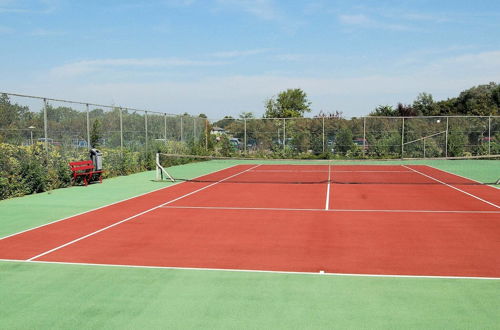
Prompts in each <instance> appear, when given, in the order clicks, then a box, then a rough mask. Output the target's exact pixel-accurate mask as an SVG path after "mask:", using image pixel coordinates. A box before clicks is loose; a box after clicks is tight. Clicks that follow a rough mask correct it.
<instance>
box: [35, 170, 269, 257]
mask: <svg viewBox="0 0 500 330" xmlns="http://www.w3.org/2000/svg"><path fill="white" fill-rule="evenodd" d="M258 166H260V165H256V166H253V167H251V168H249V169H246V170H244V171H241V172H238V173H236V174H233V175H231V176H228V177H226V178H224V179H221V180H219V181H217V182H214V183H211V184H209V185H207V186H204V187H202V188H199V189H196V190H194V191H191V192H189V193H187V194H184V195H182V196H180V197H177V198H175V199H172V200H170V201H168V202H166V203H162V204H160V205H157V206H155V207H152V208H150V209H149V210H146V211H143V212H140V213H137V214H135V215H133V216H130V217H128V218H126V219H123V220H120V221H118V222H115V223H113V224H111V225H109V226H106V227H104V228H101V229H99V230H96V231H94V232H92V233H90V234H87V235H84V236H81V237H79V238H77V239H74V240H72V241H70V242H67V243H65V244H62V245H60V246H57V247H55V248H53V249H50V250H48V251H45V252H43V253H40V254H38V255H36V256H34V257H31V258H29V259H26V261H33V260H34V259H37V258H40V257H43V256H44V255H47V254H49V253H52V252H54V251H57V250H59V249H62V248H64V247H66V246H69V245H71V244H74V243H76V242H79V241H81V240H83V239H85V238H88V237H90V236H93V235H95V234H98V233H100V232H102V231H105V230H107V229H109V228H112V227H115V226H118V225H119V224H122V223H124V222H127V221H130V220H132V219H135V218H137V217H139V216H141V215H144V214H146V213H149V212H151V211H154V210H156V209H158V208H160V207H162V206H165V205H168V204H170V203H173V202H175V201H178V200H180V199H182V198H184V197H187V196H190V195H193V194H195V193H197V192H200V191H202V190H205V189H207V188H210V187H212V186H214V185H216V184H218V183H221V182H223V181H225V180H228V179H231V178H234V177H235V176H238V175H240V174H243V173H245V172H248V171H249V170H251V169H253V168H256V167H258Z"/></svg>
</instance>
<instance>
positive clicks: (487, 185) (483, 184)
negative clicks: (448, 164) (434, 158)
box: [422, 165, 500, 190]
mask: <svg viewBox="0 0 500 330" xmlns="http://www.w3.org/2000/svg"><path fill="white" fill-rule="evenodd" d="M422 166H427V167H430V168H433V169H435V170H437V171H441V172H445V173H448V174H451V175H455V176H458V177H460V178H463V179H467V180H469V181H472V182H476V183H479V184H480V185H481V186H485V187H490V188H493V189H497V190H499V189H500V186H499V187H495V186H490V185H489V184H485V183H483V182H481V181H477V180H474V179H471V178H468V177H465V176H463V175H459V174H456V173H452V172H449V171H446V170H443V169H440V168H437V167H434V166H431V165H422Z"/></svg>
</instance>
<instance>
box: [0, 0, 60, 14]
mask: <svg viewBox="0 0 500 330" xmlns="http://www.w3.org/2000/svg"><path fill="white" fill-rule="evenodd" d="M58 4H59V0H38V1H35V2H34V3H28V2H27V1H24V2H22V1H10V0H4V1H0V14H1V13H7V14H50V13H52V12H54V11H55V10H56V9H57V7H58Z"/></svg>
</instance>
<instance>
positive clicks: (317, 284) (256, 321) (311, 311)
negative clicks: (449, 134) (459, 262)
mask: <svg viewBox="0 0 500 330" xmlns="http://www.w3.org/2000/svg"><path fill="white" fill-rule="evenodd" d="M391 163H400V162H398V161H395V162H392V161H391ZM405 163H408V162H405ZM411 163H414V164H415V163H419V162H415V161H413V162H411ZM425 163H426V164H428V165H432V166H435V167H438V168H441V169H443V170H447V171H451V172H454V173H457V174H460V175H464V176H468V177H471V178H473V179H476V180H479V181H485V182H488V180H489V179H490V178H491V177H494V176H495V175H498V174H499V173H498V168H499V167H500V166H499V162H498V161H474V163H470V161H467V163H463V162H462V161H452V162H450V161H439V160H435V161H425ZM363 164H366V162H364V163H363ZM384 164H388V162H384ZM226 166H227V163H226V162H221V163H217V162H210V163H198V164H190V165H184V166H179V167H175V168H172V169H171V170H172V172H173V173H174V175H175V176H190V177H196V176H199V175H202V174H204V173H210V172H213V171H215V170H218V169H222V168H224V167H226ZM153 177H154V173H153V172H145V173H139V174H134V175H130V176H128V177H120V178H113V179H109V180H105V182H104V184H102V185H100V184H96V185H90V186H89V187H87V188H83V187H73V188H67V189H60V190H55V191H52V192H51V193H43V194H38V195H32V196H25V197H21V198H15V199H10V200H5V201H1V202H0V237H3V236H6V235H9V234H12V233H15V232H17V231H20V230H24V229H28V228H32V227H34V226H37V225H41V224H44V223H47V222H50V221H53V220H55V219H59V218H63V217H67V216H70V215H73V214H76V213H78V212H82V211H86V210H88V209H92V208H96V207H99V206H103V205H106V204H109V203H112V202H116V201H119V200H122V199H125V198H129V197H132V196H135V195H138V194H141V193H145V192H148V191H152V190H155V189H159V188H161V187H163V186H165V185H167V183H159V182H154V181H152V179H153ZM0 297H2V298H1V299H0V328H5V329H16V328H18V329H25V328H37V329H45V328H51V329H62V328H64V329H67V328H120V329H123V328H166V327H168V328H351V329H360V328H371V329H372V328H426V329H428V328H434V329H442V328H456V329H470V328H481V329H494V328H497V326H498V324H500V315H499V313H498V310H500V298H499V297H500V281H498V280H471V279H469V280H467V279H436V278H434V279H428V278H427V279H426V278H384V277H351V276H325V275H299V274H269V273H240V272H224V271H197V270H166V269H146V268H124V267H106V266H83V265H58V264H39V263H20V262H11V261H2V262H0Z"/></svg>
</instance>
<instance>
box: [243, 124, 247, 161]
mask: <svg viewBox="0 0 500 330" xmlns="http://www.w3.org/2000/svg"><path fill="white" fill-rule="evenodd" d="M243 143H245V146H244V147H243V148H244V150H245V153H247V119H246V118H244V119H243Z"/></svg>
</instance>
